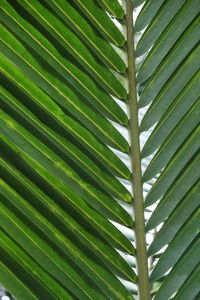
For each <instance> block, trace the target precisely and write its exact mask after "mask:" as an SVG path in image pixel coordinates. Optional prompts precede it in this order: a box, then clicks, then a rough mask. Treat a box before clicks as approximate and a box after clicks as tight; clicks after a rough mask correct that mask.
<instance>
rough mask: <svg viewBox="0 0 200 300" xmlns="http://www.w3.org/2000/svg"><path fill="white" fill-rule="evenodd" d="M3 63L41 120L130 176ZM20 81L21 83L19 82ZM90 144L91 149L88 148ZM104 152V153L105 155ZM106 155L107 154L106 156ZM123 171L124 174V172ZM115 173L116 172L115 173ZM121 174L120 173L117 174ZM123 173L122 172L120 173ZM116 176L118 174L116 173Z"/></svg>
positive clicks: (112, 156)
mask: <svg viewBox="0 0 200 300" xmlns="http://www.w3.org/2000/svg"><path fill="white" fill-rule="evenodd" d="M0 59H1V61H2V64H1V66H2V72H3V74H4V75H5V76H6V77H7V78H8V79H9V80H10V81H11V82H12V83H13V84H14V85H15V86H16V87H18V88H19V89H20V91H21V92H22V93H23V94H25V95H26V103H27V101H29V103H31V106H33V107H34V108H35V107H37V110H36V112H35V113H36V114H39V116H40V118H41V117H42V118H44V119H45V122H46V124H49V123H50V124H51V126H53V128H55V129H56V130H57V131H59V132H60V133H61V134H62V135H63V130H64V135H67V136H73V137H75V139H76V141H77V142H78V143H80V144H82V145H83V146H84V145H85V147H86V148H87V149H89V148H90V150H91V152H93V153H97V152H98V153H99V155H100V157H101V158H100V161H101V162H102V159H103V160H104V159H106V160H107V162H106V164H105V167H106V168H108V167H109V165H113V166H112V167H111V170H113V171H114V169H116V168H118V167H120V168H122V170H123V169H124V171H125V172H126V173H128V174H129V176H130V171H129V170H128V169H127V167H126V166H125V165H124V164H123V163H122V162H121V161H120V160H119V159H118V158H117V157H116V156H115V155H114V154H113V152H112V151H110V150H109V149H108V148H107V147H106V146H105V145H103V144H102V143H101V142H99V140H97V139H96V138H95V136H94V135H92V134H91V133H90V132H89V131H88V130H86V128H84V127H83V126H82V125H81V124H79V123H78V122H77V121H76V120H74V119H72V118H71V117H69V116H68V115H66V114H64V112H63V111H62V110H61V109H60V107H59V106H58V105H57V104H56V103H55V102H54V101H52V99H51V98H50V97H49V96H48V95H47V94H45V93H44V92H43V91H42V90H41V89H39V88H38V87H37V86H36V85H35V84H34V83H33V82H32V81H31V80H29V79H28V78H27V77H24V76H23V73H22V72H20V70H18V69H17V68H15V67H14V65H13V64H11V63H10V62H9V61H8V60H7V59H6V58H4V57H3V56H2V57H0ZM19 79H20V82H19ZM27 97H28V99H27ZM89 144H90V146H91V147H88V146H89ZM86 145H87V146H86ZM103 152H104V153H103ZM105 153H107V154H106V155H105ZM108 157H110V159H108ZM115 159H117V160H118V164H117V165H116V164H115V163H114V160H115ZM124 171H122V172H124ZM114 172H115V171H114ZM117 173H118V174H119V172H117ZM120 173H121V171H120ZM115 174H116V173H115Z"/></svg>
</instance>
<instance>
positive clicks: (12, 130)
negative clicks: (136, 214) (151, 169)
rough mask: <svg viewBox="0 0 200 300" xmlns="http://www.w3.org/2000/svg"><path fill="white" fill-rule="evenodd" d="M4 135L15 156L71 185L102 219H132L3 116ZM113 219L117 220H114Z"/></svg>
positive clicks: (41, 144)
mask: <svg viewBox="0 0 200 300" xmlns="http://www.w3.org/2000/svg"><path fill="white" fill-rule="evenodd" d="M1 132H2V133H3V135H4V136H5V137H9V139H10V140H12V142H13V145H14V148H15V152H16V153H18V151H19V152H20V153H21V154H22V158H23V159H26V160H27V162H28V163H29V164H31V161H32V163H33V161H34V163H35V164H36V165H40V166H41V167H42V168H44V169H45V170H46V171H48V172H50V173H51V174H52V176H53V177H55V178H58V179H59V180H60V181H61V182H63V183H64V184H66V185H68V186H69V188H71V189H72V190H74V192H76V193H78V194H79V195H80V196H81V197H82V198H83V199H84V200H85V201H87V202H88V203H89V204H90V205H91V206H92V207H94V209H96V210H98V211H100V212H101V213H103V215H104V213H105V214H106V215H107V216H109V217H110V218H111V219H113V218H114V220H118V221H119V220H120V219H121V218H122V219H123V220H124V221H123V222H126V221H125V220H126V218H127V217H129V215H128V214H127V213H126V212H125V210H124V209H122V208H121V206H120V205H119V204H118V203H117V202H116V201H115V200H114V199H112V198H111V197H108V196H107V195H106V194H104V193H103V192H101V191H99V190H98V189H97V188H95V187H93V186H91V184H90V183H87V182H86V181H84V180H83V179H82V178H81V177H80V176H79V175H78V173H76V172H75V171H74V169H73V168H72V167H71V166H70V165H69V164H68V163H67V162H66V161H64V160H63V159H61V158H60V157H59V156H58V155H56V154H55V153H54V152H53V151H51V150H50V149H49V148H48V147H46V146H45V145H44V144H43V143H41V142H40V141H39V140H38V139H37V138H35V137H34V136H33V135H31V134H30V133H29V132H28V131H26V130H25V129H24V128H23V127H21V126H20V125H19V124H17V123H16V122H15V121H14V120H13V119H12V118H9V116H8V115H7V114H5V113H3V112H1ZM108 203H109V205H108ZM109 211H110V212H109ZM112 215H113V217H112ZM114 215H116V216H115V217H114Z"/></svg>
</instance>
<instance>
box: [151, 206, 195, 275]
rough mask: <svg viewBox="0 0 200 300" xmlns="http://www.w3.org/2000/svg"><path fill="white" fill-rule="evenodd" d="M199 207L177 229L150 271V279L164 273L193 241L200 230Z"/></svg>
mask: <svg viewBox="0 0 200 300" xmlns="http://www.w3.org/2000/svg"><path fill="white" fill-rule="evenodd" d="M199 224H200V209H197V210H196V212H195V213H194V214H193V215H192V216H191V218H190V219H189V220H188V221H187V222H186V223H185V224H184V225H183V226H182V228H180V229H179V232H178V233H177V234H176V235H175V237H174V238H173V240H172V241H171V242H170V245H169V246H168V248H167V249H166V250H165V252H164V253H163V254H162V256H161V257H160V259H159V262H158V263H157V264H156V266H155V268H154V269H153V272H152V273H151V280H152V281H155V280H156V279H158V278H160V277H161V276H162V275H164V274H165V272H166V271H168V270H169V269H170V268H171V267H173V266H174V265H175V264H176V262H177V261H178V260H179V259H180V258H181V256H182V255H183V253H184V251H185V250H186V249H187V247H188V246H189V245H190V244H191V243H192V242H193V240H194V239H195V238H196V237H197V236H198V234H199V232H200V227H199Z"/></svg>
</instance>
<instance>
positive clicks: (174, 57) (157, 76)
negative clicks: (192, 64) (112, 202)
mask: <svg viewBox="0 0 200 300" xmlns="http://www.w3.org/2000/svg"><path fill="white" fill-rule="evenodd" d="M199 29H200V22H199V21H198V19H197V20H196V21H195V22H194V23H192V25H191V26H190V27H189V28H188V29H187V30H186V31H185V32H184V34H183V35H182V36H181V38H180V39H179V40H178V42H177V43H176V44H175V45H174V47H173V48H172V49H171V51H170V52H169V53H168V55H167V56H166V57H165V58H164V61H163V62H162V64H160V65H159V66H158V68H157V69H156V71H155V72H154V74H153V75H152V76H151V77H150V78H149V80H148V83H147V84H146V85H145V88H144V90H143V91H142V93H141V96H140V100H139V107H143V106H145V105H147V104H149V103H150V102H151V101H153V100H154V98H155V97H156V96H157V95H158V93H159V92H160V91H161V89H162V88H163V87H164V85H165V83H166V82H167V80H169V79H170V76H171V75H172V74H173V72H174V71H175V70H176V68H177V67H178V66H179V65H180V64H181V63H182V61H183V60H184V59H185V57H186V56H187V55H188V54H189V53H190V51H191V50H192V49H193V48H194V47H195V46H196V47H197V45H198V41H199V40H198V37H197V34H196V32H197V31H198V30H199Z"/></svg>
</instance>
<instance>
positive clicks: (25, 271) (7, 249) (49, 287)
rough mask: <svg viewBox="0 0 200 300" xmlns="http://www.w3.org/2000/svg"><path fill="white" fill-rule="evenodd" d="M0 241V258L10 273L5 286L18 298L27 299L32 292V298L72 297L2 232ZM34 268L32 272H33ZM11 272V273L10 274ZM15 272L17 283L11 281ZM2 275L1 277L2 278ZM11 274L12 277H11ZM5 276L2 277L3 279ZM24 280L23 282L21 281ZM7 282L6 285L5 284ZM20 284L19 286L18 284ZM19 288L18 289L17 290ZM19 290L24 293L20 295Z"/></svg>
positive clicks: (5, 274)
mask: <svg viewBox="0 0 200 300" xmlns="http://www.w3.org/2000/svg"><path fill="white" fill-rule="evenodd" d="M0 241H1V249H0V252H1V259H2V260H3V263H4V264H5V265H6V268H8V270H6V271H5V273H4V276H5V277H6V276H7V273H8V274H9V275H10V276H9V277H8V278H6V279H7V280H10V282H6V286H8V287H9V286H10V289H9V290H10V291H11V292H12V293H13V294H14V295H17V297H20V299H27V298H26V297H28V299H29V297H30V299H32V296H31V294H32V293H33V294H34V295H35V296H34V299H38V298H39V297H44V298H46V297H48V299H54V300H55V299H56V298H57V299H63V298H65V299H73V298H72V297H71V296H70V294H69V293H68V292H67V291H66V290H64V289H63V287H62V286H61V285H59V284H58V283H57V282H56V281H55V280H54V279H53V278H52V277H51V276H49V275H48V274H47V273H46V272H45V271H44V270H43V269H42V268H41V267H39V265H38V264H36V263H35V262H34V261H33V259H31V258H30V256H28V255H27V254H26V253H25V252H24V251H22V249H20V247H19V246H17V244H16V243H14V242H13V241H12V240H11V239H10V238H9V237H8V236H6V235H5V233H4V232H2V231H1V232H0ZM33 269H34V272H33ZM11 274H12V275H11ZM15 274H17V277H18V280H19V283H17V280H16V283H13V281H14V280H15V276H16V275H15ZM4 276H2V277H1V278H3V277H4ZM11 276H12V277H13V278H11ZM4 280H5V278H4V279H3V281H4ZM22 282H24V284H23V283H22ZM7 283H8V285H7ZM20 284H21V286H20ZM18 289H19V290H18ZM21 292H23V293H24V294H22V295H21Z"/></svg>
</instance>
